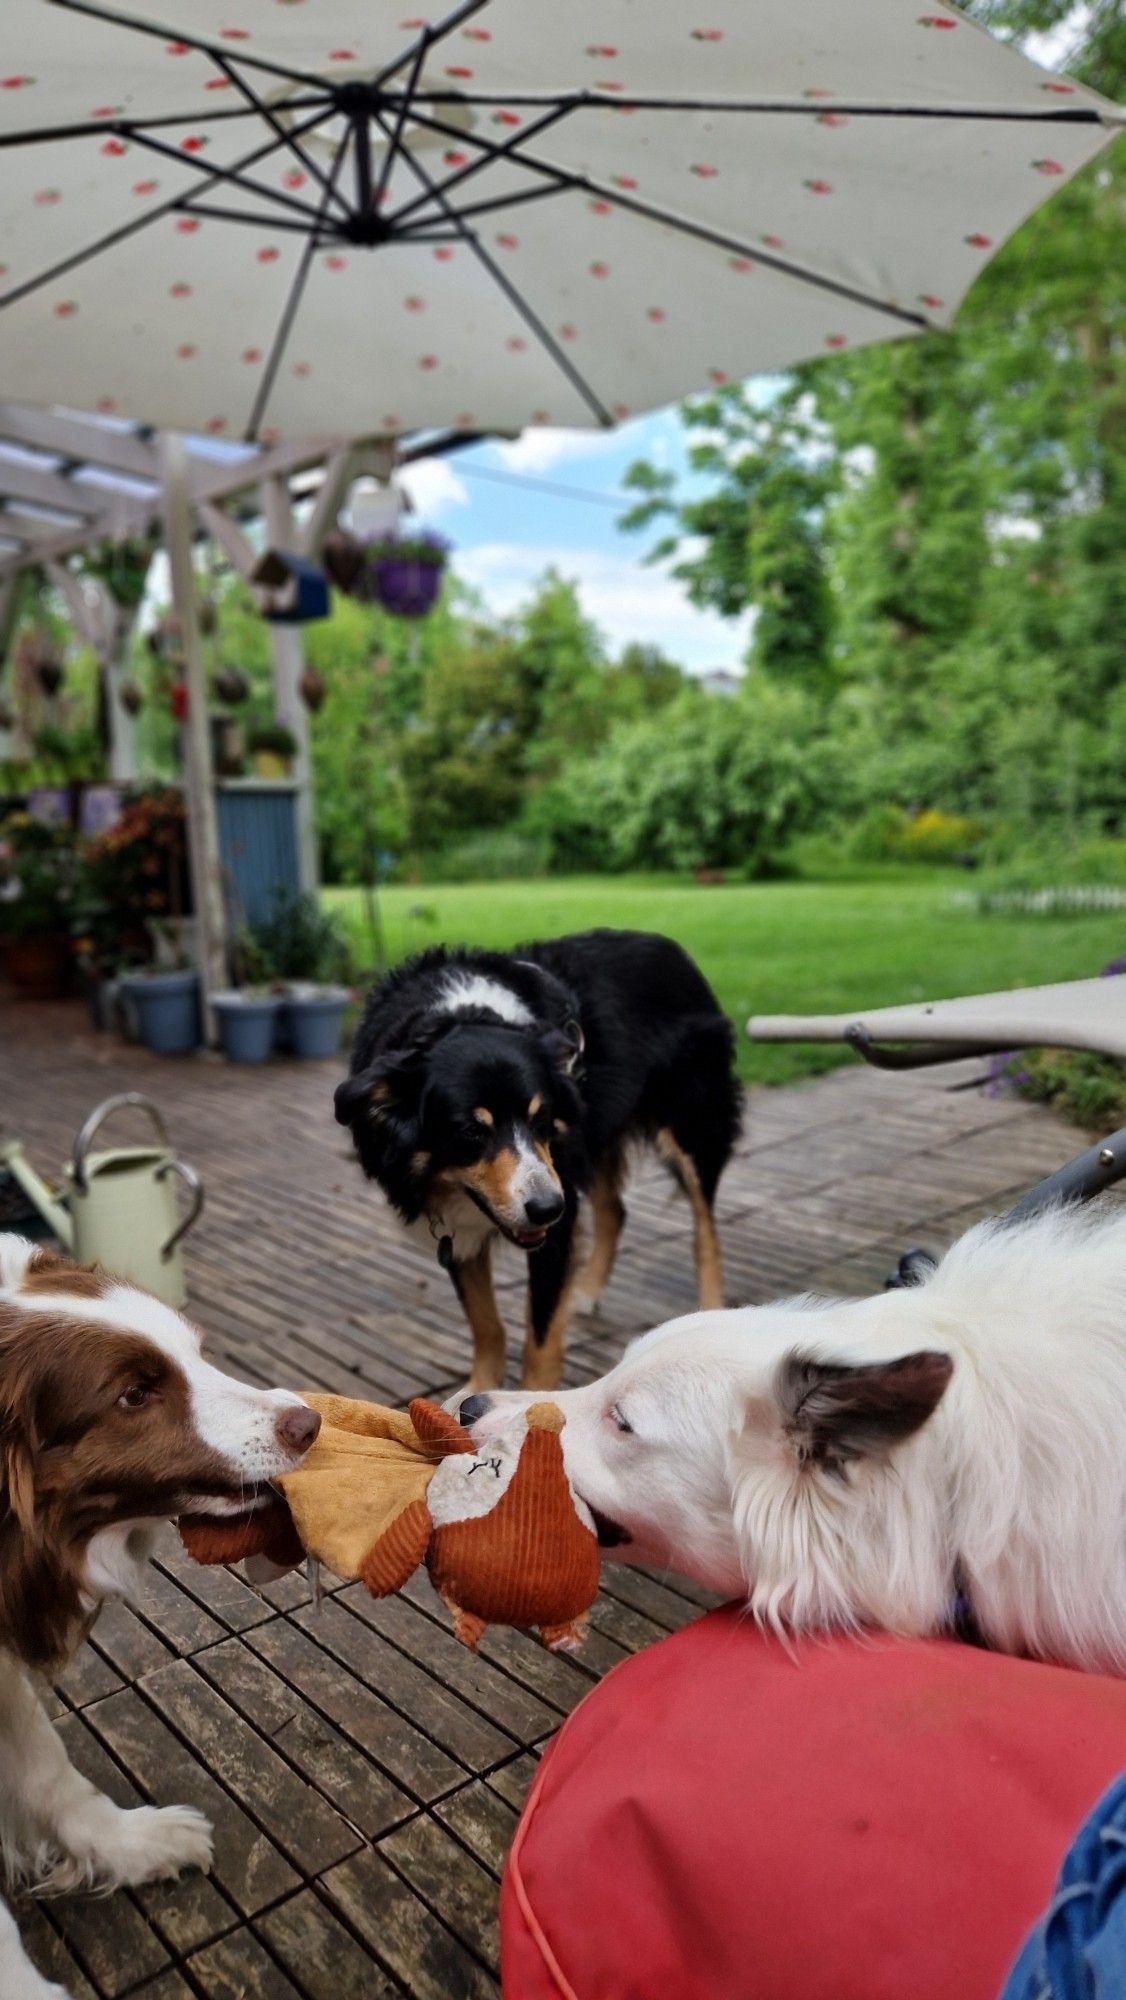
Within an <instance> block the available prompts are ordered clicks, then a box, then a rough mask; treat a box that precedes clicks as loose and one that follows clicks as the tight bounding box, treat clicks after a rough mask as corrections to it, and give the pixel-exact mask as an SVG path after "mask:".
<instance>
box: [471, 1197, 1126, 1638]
mask: <svg viewBox="0 0 1126 2000" xmlns="http://www.w3.org/2000/svg"><path fill="white" fill-rule="evenodd" d="M527 1400H528V1398H527V1396H526V1395H520V1394H509V1395H505V1394H500V1393H496V1394H491V1395H488V1396H472V1397H470V1398H468V1399H467V1400H465V1399H462V1400H461V1401H460V1414H461V1415H462V1418H463V1421H465V1422H468V1423H471V1424H472V1427H473V1430H474V1433H475V1435H476V1437H477V1438H478V1440H479V1441H481V1440H483V1439H485V1438H487V1437H488V1436H489V1434H490V1432H492V1431H495V1430H496V1429H497V1428H498V1427H499V1426H500V1425H501V1424H502V1423H503V1422H504V1419H505V1416H506V1413H507V1412H508V1411H509V1410H511V1409H512V1407H514V1406H518V1405H520V1404H521V1403H523V1402H526V1401H527ZM557 1400H558V1402H559V1403H560V1405H561V1407H562V1408H563V1410H564V1411H565V1413H566V1417H567V1424H566V1429H565V1430H564V1432H563V1448H564V1454H565V1458H566V1463H567V1469H568V1472H569V1474H570V1477H571V1480H572V1483H573V1485H574V1487H575V1490H576V1492H578V1493H579V1494H581V1495H582V1497H583V1499H585V1500H586V1502H587V1504H588V1505H589V1507H590V1508H591V1510H592V1511H593V1513H594V1514H595V1517H596V1521H597V1524H598V1527H599V1532H600V1538H601V1539H602V1541H603V1543H604V1545H605V1546H606V1547H607V1548H609V1549H610V1550H611V1551H612V1553H613V1554H614V1555H615V1556H617V1557H618V1558H620V1559H622V1560H625V1561H636V1562H645V1563H652V1564H660V1565H667V1566H669V1567H671V1568H673V1569H679V1570H682V1571H684V1572H685V1573H686V1574H687V1575H690V1576H693V1577H695V1578H696V1579H697V1580H698V1581H700V1582H702V1583H705V1584H710V1585H712V1586H714V1587H715V1588H716V1589H719V1590H722V1591H727V1592H730V1593H731V1594H732V1595H739V1596H743V1597H745V1599H746V1601H747V1604H748V1606H749V1608H750V1610H751V1612H752V1613H753V1615H754V1616H755V1617H756V1618H757V1619H758V1620H759V1621H760V1622H761V1623H762V1624H764V1625H768V1626H771V1627H774V1628H775V1629H779V1630H789V1631H793V1632H800V1631H804V1630H807V1629H810V1628H813V1627H824V1626H844V1627H862V1626H881V1627H883V1628H885V1629H886V1630H889V1631H892V1632H898V1633H905V1634H923V1633H938V1632H942V1631H944V1630H947V1629H949V1628H950V1625H951V1621H952V1612H953V1607H954V1605H955V1603H956V1601H958V1600H959V1599H961V1600H962V1604H963V1608H965V1607H966V1606H967V1605H968V1609H969V1611H970V1613H971V1614H972V1618H973V1621H974V1622H975V1623H976V1626H977V1629H978V1631H979V1633H980V1634H981V1636H982V1638H983V1639H984V1640H985V1642H986V1643H987V1644H989V1645H991V1646H994V1647H996V1648H998V1649H1000V1650H1002V1651H1005V1652H1012V1653H1025V1654H1032V1655H1034V1656H1037V1657H1042V1658H1045V1659H1052V1660H1058V1661H1063V1662H1066V1663H1070V1664H1072V1665H1074V1666H1077V1667H1085V1668H1089V1669H1096V1670H1100V1671H1103V1672H1109V1673H1126V1210H1122V1209H1114V1208H1103V1209H1101V1210H1097V1211H1091V1210H1086V1211H1084V1210H1076V1209H1072V1210H1067V1211H1063V1210H1058V1209H1057V1210H1055V1211H1052V1212H1050V1213H1048V1214H1046V1215H1044V1216H1041V1217H1038V1218H1036V1219H1035V1220H1033V1221H1030V1222H1027V1223H1024V1224H1021V1225H1018V1226H1006V1225H1005V1224H1003V1223H984V1224H981V1225H979V1226H978V1227H977V1228H975V1229H972V1230H971V1231H970V1232H969V1234H968V1235H966V1236H964V1237H963V1238H962V1239H961V1241H960V1242H958V1243H956V1244H955V1246H954V1247H953V1249H952V1250H950V1251H949V1252H948V1254H947V1255H946V1256H945V1257H944V1258H943V1260H942V1262H941V1263H940V1265H939V1266H938V1269H937V1270H936V1271H935V1273H934V1275H933V1276H932V1277H931V1278H929V1279H928V1281H927V1282H926V1283H925V1284H924V1285H922V1286H920V1287H918V1288H915V1289H912V1290H906V1291H897V1292H887V1293H884V1294H882V1295H880V1296H877V1297H875V1298H867V1299H858V1300H848V1301H843V1300H842V1301H835V1300H820V1299H811V1298H804V1299H793V1300H787V1301H785V1302H784V1303H782V1304H781V1305H776V1306H766V1307H748V1308H745V1309H743V1310H741V1311H737V1312H707V1313H698V1314H694V1315H692V1316H691V1317H689V1318H686V1319H680V1320H674V1321H672V1322H671V1323H670V1324H669V1325H667V1326H662V1327H658V1328H657V1330H656V1331H655V1332H654V1333H649V1334H646V1335H645V1336H644V1337H643V1338H642V1339H640V1340H638V1341H636V1342H635V1343H634V1344H633V1346H632V1347H630V1348H629V1349H628V1350H627V1352H626V1354H625V1355H624V1356H623V1358H622V1360H621V1361H620V1362H619V1364H618V1366H617V1367H616V1368H614V1369H613V1370H612V1371H611V1372H610V1374H609V1375H606V1376H604V1377H603V1378H602V1380H601V1381H597V1382H592V1383H590V1384H588V1385H587V1386H586V1387H584V1388H581V1389H571V1390H567V1391H565V1392H564V1393H562V1394H561V1395H559V1396H558V1398H557Z"/></svg>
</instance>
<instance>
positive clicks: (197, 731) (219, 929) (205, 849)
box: [160, 431, 227, 1020]
mask: <svg viewBox="0 0 1126 2000" xmlns="http://www.w3.org/2000/svg"><path fill="white" fill-rule="evenodd" d="M160 462H161V477H162V482H163V487H164V524H165V538H166V541H167V546H168V565H169V568H170V570H171V573H172V602H173V606H174V608H175V612H176V616H177V618H178V619H179V621H180V637H181V643H182V646H183V652H184V680H185V682H186V684H187V690H188V718H187V721H186V722H185V724H184V735H183V741H184V779H185V789H186V792H187V806H188V845H189V851H190V859H191V871H192V895H193V899H194V902H195V912H196V924H197V927H198V935H199V972H200V978H201V981H202V984H203V997H204V1002H205V1012H204V1018H205V1020H206V1019H207V1011H206V1001H207V998H208V995H209V994H211V993H214V992H215V991H216V990H217V989H218V988H221V987H224V986H225V985H226V984H227V935H226V932H227V926H226V912H225V909H224V904H223V878H222V869H221V863H220V859H219V830H218V824H217V821H216V817H215V781H214V774H213V772H212V768H211V738H210V734H209V732H208V723H207V676H206V674H205V672H204V665H203V649H202V646H201V645H200V633H199V603H198V598H197V595H196V579H195V569H194V566H193V563H192V510H191V498H190V488H189V483H188V459H187V453H186V451H185V449H184V443H183V439H182V438H179V437H177V436H175V435H174V434H173V433H171V432H168V431H164V432H162V433H161V437H160Z"/></svg>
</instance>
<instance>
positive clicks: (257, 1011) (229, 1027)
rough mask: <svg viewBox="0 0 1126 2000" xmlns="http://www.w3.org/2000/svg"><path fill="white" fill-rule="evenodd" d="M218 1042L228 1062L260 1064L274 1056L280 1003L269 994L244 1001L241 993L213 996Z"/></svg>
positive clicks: (212, 1003) (215, 994)
mask: <svg viewBox="0 0 1126 2000" xmlns="http://www.w3.org/2000/svg"><path fill="white" fill-rule="evenodd" d="M211 1005H212V1006H213V1008H214V1009H215V1019H216V1021H217V1022H218V1024H219V1042H220V1045H221V1047H222V1050H223V1054H224V1055H225V1056H229V1057H230V1060H231V1061H232V1062H240V1063H264V1062H268V1061H269V1059H270V1057H271V1056H272V1055H273V1053H274V1042H275V1040H276V1039H277V1032H278V1013H279V1010H280V1008H281V1001H280V1000H277V999H275V998H274V997H273V996H272V995H269V996H267V997H266V998H264V999H261V1000H258V999H255V1000H248V999H245V998H244V996H243V995H242V994H241V993H213V994H212V996H211Z"/></svg>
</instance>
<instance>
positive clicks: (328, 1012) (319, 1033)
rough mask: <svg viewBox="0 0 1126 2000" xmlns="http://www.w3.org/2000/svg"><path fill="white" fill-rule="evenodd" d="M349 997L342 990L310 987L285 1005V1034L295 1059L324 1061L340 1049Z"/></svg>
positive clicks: (283, 1016) (291, 998)
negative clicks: (341, 1031)
mask: <svg viewBox="0 0 1126 2000" xmlns="http://www.w3.org/2000/svg"><path fill="white" fill-rule="evenodd" d="M347 1005H348V995H347V993H346V992H345V991H344V989H343V988H342V987H339V986H321V987H310V988H307V989H306V990H304V991H298V992H296V993H290V994H288V995H287V996H286V998H285V1000H284V1001H283V1002H282V1022H281V1033H282V1037H283V1038H284V1040H285V1043H286V1045H287V1046H288V1048H289V1049H290V1051H291V1053H292V1054H293V1055H295V1056H301V1057H303V1058H305V1059H306V1060H307V1059H309V1058H312V1059H314V1060H318V1059H319V1060H321V1061H323V1060H324V1058H325V1057H326V1056H334V1055H335V1054H336V1052H337V1050H338V1049H339V1047H340V1030H341V1026H342V1023H343V1020H344V1009H345V1008H346V1006H347Z"/></svg>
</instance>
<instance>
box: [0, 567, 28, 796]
mask: <svg viewBox="0 0 1126 2000" xmlns="http://www.w3.org/2000/svg"><path fill="white" fill-rule="evenodd" d="M22 581H23V579H22V577H20V576H9V577H6V578H5V579H4V581H3V582H2V583H0V665H2V664H3V663H4V661H5V660H6V658H7V654H8V648H9V646H10V645H11V643H12V636H13V634H14V632H15V629H16V620H17V618H18V617H19V610H20V584H21V582H22ZM12 680H13V676H12V674H10V673H9V674H7V675H6V676H5V679H4V681H3V682H2V683H0V687H2V688H3V689H5V690H6V691H7V692H8V693H9V694H11V693H12V692H13V688H12ZM15 747H16V744H15V730H14V729H0V758H3V757H10V756H11V755H12V753H13V751H14V750H15Z"/></svg>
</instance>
